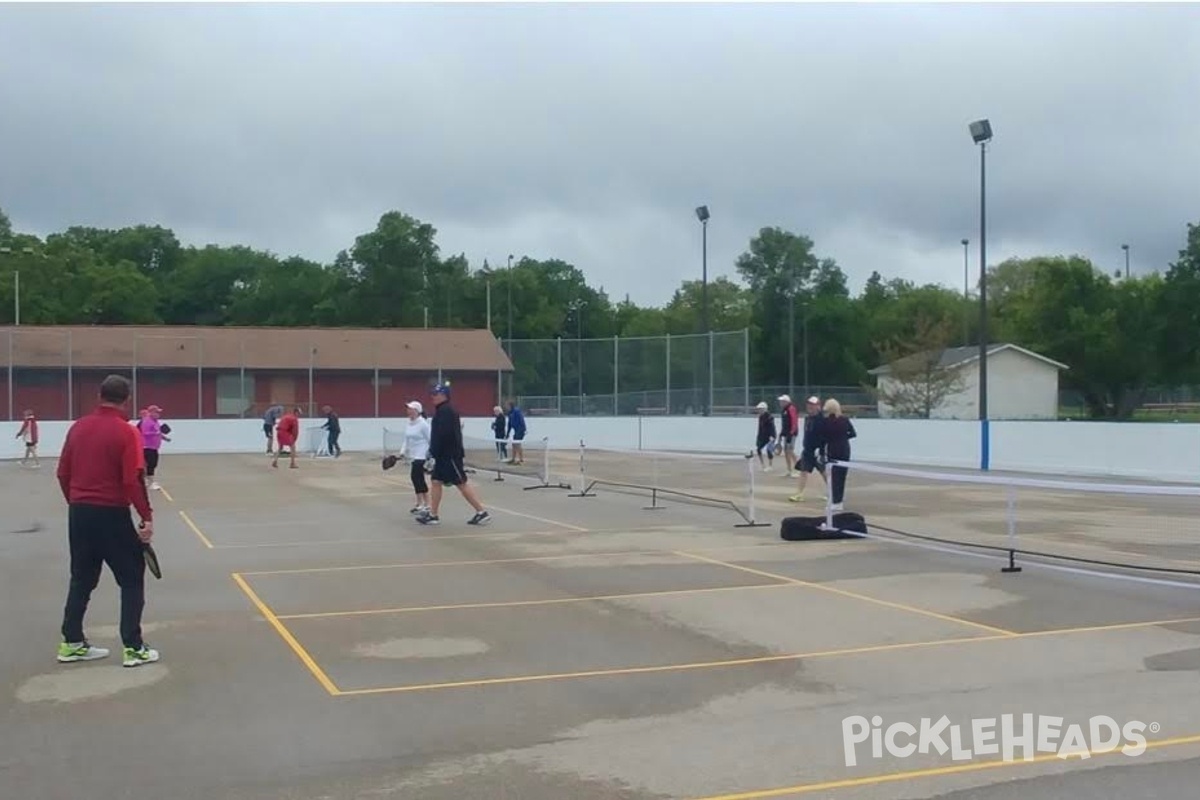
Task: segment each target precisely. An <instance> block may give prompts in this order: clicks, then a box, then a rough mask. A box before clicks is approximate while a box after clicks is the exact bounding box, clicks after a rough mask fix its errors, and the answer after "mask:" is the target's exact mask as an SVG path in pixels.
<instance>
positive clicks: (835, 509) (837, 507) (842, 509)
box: [829, 503, 846, 513]
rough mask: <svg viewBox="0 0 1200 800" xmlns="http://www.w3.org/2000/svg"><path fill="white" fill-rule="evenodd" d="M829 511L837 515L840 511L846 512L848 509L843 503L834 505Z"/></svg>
mask: <svg viewBox="0 0 1200 800" xmlns="http://www.w3.org/2000/svg"><path fill="white" fill-rule="evenodd" d="M829 510H830V511H833V512H834V513H837V512H838V511H845V510H846V509H845V507H844V506H843V505H842V504H841V503H834V504H833V505H831V506H830V507H829Z"/></svg>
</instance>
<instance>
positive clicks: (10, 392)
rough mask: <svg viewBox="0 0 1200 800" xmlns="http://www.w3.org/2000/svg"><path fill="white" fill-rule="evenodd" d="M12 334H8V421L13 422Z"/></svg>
mask: <svg viewBox="0 0 1200 800" xmlns="http://www.w3.org/2000/svg"><path fill="white" fill-rule="evenodd" d="M13 335H14V334H13V332H12V330H11V329H10V330H9V332H8V421H9V422H12V420H13Z"/></svg>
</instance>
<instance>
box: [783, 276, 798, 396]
mask: <svg viewBox="0 0 1200 800" xmlns="http://www.w3.org/2000/svg"><path fill="white" fill-rule="evenodd" d="M788 261H789V259H788V257H787V254H786V253H784V256H783V262H784V263H783V267H784V270H785V271H786V272H787V276H788V291H787V297H788V396H789V397H791V396H794V395H795V394H796V262H795V261H792V262H791V267H790V268H789V267H788Z"/></svg>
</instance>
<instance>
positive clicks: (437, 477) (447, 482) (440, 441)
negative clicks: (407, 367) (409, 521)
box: [417, 383, 492, 525]
mask: <svg viewBox="0 0 1200 800" xmlns="http://www.w3.org/2000/svg"><path fill="white" fill-rule="evenodd" d="M430 394H431V395H432V396H433V405H434V412H433V419H432V420H431V421H430V423H429V460H430V461H432V462H433V471H432V474H431V475H430V478H431V479H432V482H433V486H432V488H431V491H430V493H429V509H428V510H427V511H425V512H424V513H423V514H421V515H420V516H418V517H417V522H419V523H421V524H422V525H438V524H440V523H441V520H440V519H439V518H438V508H439V507H441V505H442V491H443V487H444V486H455V487H457V488H458V491H460V492H462V496H463V497H464V498H466V501H467V502H468V503H470V504H471V507H472V508H474V509H475V516H473V517H471V519H470V520H469V521H468V522H467V524H468V525H486V524H488V523H489V522H491V521H492V515H491V514H489V513H488V512H487V510H486V509H485V508H484V507H483V503H482V502H480V500H479V495H478V494H477V493H476V491H475V485H474V484H473V483H469V482H468V481H467V470H466V468H465V467H464V465H463V461H464V459H465V458H466V453H465V452H464V450H463V437H462V420H461V418H460V417H459V416H458V412H457V411H455V410H454V407H453V406H451V405H450V384H448V383H439V384H437V385H436V386H434V387H433V389H432V390H431V391H430Z"/></svg>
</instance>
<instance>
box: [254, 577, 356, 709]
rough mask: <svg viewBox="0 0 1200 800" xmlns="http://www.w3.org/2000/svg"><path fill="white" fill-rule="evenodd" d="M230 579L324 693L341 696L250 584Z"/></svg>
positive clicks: (339, 691)
mask: <svg viewBox="0 0 1200 800" xmlns="http://www.w3.org/2000/svg"><path fill="white" fill-rule="evenodd" d="M232 577H233V580H234V582H235V583H237V585H238V586H239V587H241V590H242V591H243V592H245V593H246V596H247V597H249V598H250V602H252V603H254V605H255V606H257V607H258V610H259V611H260V612H262V615H263V616H264V617H266V618H267V622H269V623H271V627H273V628H274V629H275V632H276V633H278V634H279V636H280V638H282V639H283V641H284V642H286V643H287V646H288V647H290V648H292V652H293V653H295V654H296V656H297V657H298V658H299V659H300V661H301V663H303V664H304V666H306V667H308V671H309V672H311V673H312V674H313V677H314V678H316V679H317V682H318V683H320V684H321V686H323V687H324V688H325V691H327V692H329V693H330V694H331V695H333V696H334V697H337V696H338V695H339V694H341V693H342V692H341V690H340V689H338V688H337V686H336V685H334V682H333V681H331V680H330V679H329V676H328V675H326V674H325V671H324V670H322V669H321V668H320V667H319V666H318V665H317V662H316V661H314V660H313V657H312V656H310V655H309V654H308V651H307V650H305V649H304V646H303V645H302V644H300V642H298V641H296V637H295V636H292V633H291V631H289V630H288V629H287V627H286V626H285V625H284V624H283V623H282V622H280V621H279V618H278V617H277V616H275V612H274V611H272V610H271V609H270V607H269V606H267V604H266V603H264V602H263V601H262V600H261V599H260V598H259V596H258V594H256V593H255V591H254V590H253V589H251V588H250V584H248V583H247V582H246V579H245V578H243V577H242V576H241V575H239V574H238V573H236V572H235V573H233V576H232Z"/></svg>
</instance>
